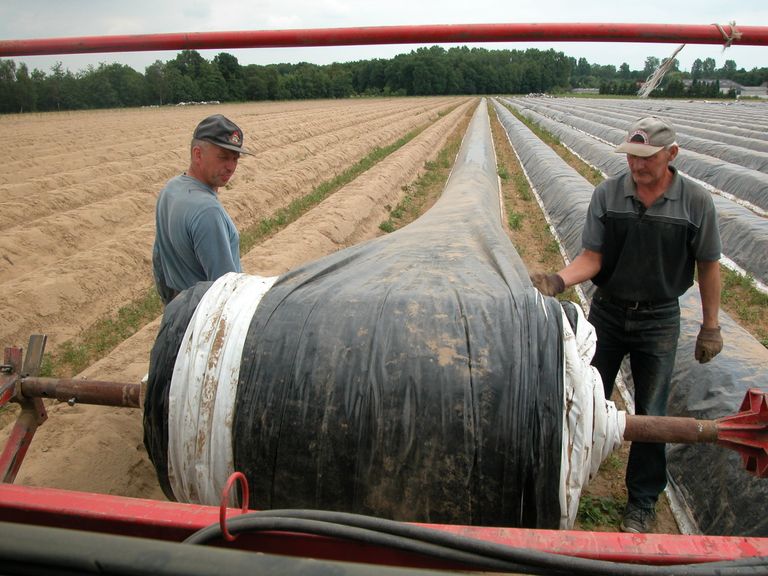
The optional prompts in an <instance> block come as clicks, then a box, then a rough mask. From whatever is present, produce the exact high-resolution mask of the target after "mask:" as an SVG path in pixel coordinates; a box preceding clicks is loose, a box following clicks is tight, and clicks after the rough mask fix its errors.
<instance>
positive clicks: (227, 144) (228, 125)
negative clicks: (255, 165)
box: [192, 114, 253, 156]
mask: <svg viewBox="0 0 768 576" xmlns="http://www.w3.org/2000/svg"><path fill="white" fill-rule="evenodd" d="M192 137H193V138H195V139H196V140H205V141H206V142H210V143H211V144H215V145H216V146H219V147H221V148H226V149H227V150H232V151H234V152H239V153H240V154H250V155H251V156H253V153H252V152H249V151H248V150H247V149H246V148H245V147H244V146H243V131H242V130H240V128H238V126H237V124H235V123H234V122H232V121H231V120H230V119H229V118H226V117H224V116H222V115H221V114H214V115H213V116H208V118H205V119H204V120H203V121H201V122H200V124H198V125H197V128H195V133H194V134H193V136H192Z"/></svg>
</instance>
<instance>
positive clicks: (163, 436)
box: [144, 282, 212, 500]
mask: <svg viewBox="0 0 768 576" xmlns="http://www.w3.org/2000/svg"><path fill="white" fill-rule="evenodd" d="M211 284H212V282H198V283H197V284H196V285H195V286H193V287H192V288H190V289H189V290H184V291H183V292H182V293H181V294H179V295H178V296H177V297H176V298H174V299H173V300H172V301H171V302H170V303H169V304H168V306H166V308H165V311H164V313H163V321H162V323H161V324H160V331H159V332H158V335H157V338H156V339H155V344H154V346H153V347H152V353H151V355H150V359H149V380H148V381H147V391H146V393H145V395H144V446H145V448H146V449H147V454H148V456H149V459H150V461H151V462H152V464H153V465H154V467H155V470H156V472H157V478H158V480H159V482H160V487H161V488H162V489H163V493H164V494H165V495H166V496H167V497H168V498H169V499H171V500H176V497H175V496H174V494H173V489H172V488H171V485H170V483H169V481H168V392H169V390H170V387H171V378H172V376H173V368H174V365H175V363H176V355H177V354H178V353H179V348H180V347H181V342H182V340H183V339H184V333H185V332H186V330H187V325H188V324H189V321H190V319H191V318H192V315H193V314H194V313H195V308H196V307H197V305H198V303H199V302H200V300H201V299H202V297H203V295H204V294H205V292H206V291H207V290H208V288H210V286H211Z"/></svg>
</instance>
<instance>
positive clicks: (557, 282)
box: [531, 272, 565, 296]
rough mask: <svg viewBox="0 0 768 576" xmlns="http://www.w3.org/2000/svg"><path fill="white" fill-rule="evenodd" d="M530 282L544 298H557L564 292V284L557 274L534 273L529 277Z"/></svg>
mask: <svg viewBox="0 0 768 576" xmlns="http://www.w3.org/2000/svg"><path fill="white" fill-rule="evenodd" d="M531 282H533V285H534V286H535V287H536V288H538V290H539V292H541V293H542V294H544V296H557V295H558V294H560V293H561V292H563V291H564V290H565V282H564V281H563V278H562V277H561V276H560V275H559V274H544V273H543V272H536V273H535V274H533V275H532V276H531Z"/></svg>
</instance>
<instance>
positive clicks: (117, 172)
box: [0, 98, 477, 499]
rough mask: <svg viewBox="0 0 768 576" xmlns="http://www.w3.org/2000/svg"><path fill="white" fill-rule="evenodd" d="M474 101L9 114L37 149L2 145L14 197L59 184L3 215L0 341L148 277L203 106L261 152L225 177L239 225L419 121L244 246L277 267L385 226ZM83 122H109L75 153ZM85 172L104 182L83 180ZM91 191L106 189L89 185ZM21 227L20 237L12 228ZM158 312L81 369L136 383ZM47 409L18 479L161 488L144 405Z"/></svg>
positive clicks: (71, 331) (129, 490)
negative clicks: (373, 161) (286, 221)
mask: <svg viewBox="0 0 768 576" xmlns="http://www.w3.org/2000/svg"><path fill="white" fill-rule="evenodd" d="M476 104H477V100H475V99H466V98H463V99H449V98H425V99H398V100H361V101H343V102H333V101H322V102H299V103H291V104H279V105H278V104H274V103H268V104H249V105H239V106H216V107H213V108H210V109H209V108H174V109H157V110H156V109H151V110H133V111H111V112H95V113H82V114H80V113H78V114H61V115H58V114H52V115H40V116H30V117H11V118H3V119H1V120H0V134H2V133H3V132H4V131H7V130H12V131H16V130H19V131H22V132H24V133H25V134H26V136H25V138H24V139H22V141H23V143H24V145H25V146H30V151H31V149H32V148H35V149H36V150H37V153H36V154H35V155H27V156H26V157H25V155H24V154H23V153H16V154H15V155H14V157H13V158H12V159H11V163H15V164H16V165H17V170H19V169H20V168H19V167H20V166H26V169H27V170H28V171H27V174H26V176H25V175H24V174H23V173H22V174H20V173H18V172H12V171H11V170H10V169H9V168H8V167H7V166H6V167H3V169H2V170H3V173H4V174H5V179H4V181H5V182H6V183H7V186H8V188H7V190H8V191H9V197H10V196H12V195H13V194H15V192H16V191H18V190H20V189H23V188H24V186H27V187H29V186H30V182H34V181H37V182H41V183H43V184H41V186H43V187H44V186H49V185H51V184H50V183H51V182H59V183H60V187H59V188H55V187H54V188H52V189H49V190H48V191H47V192H45V193H43V192H40V191H38V192H39V193H35V194H32V193H31V192H30V197H31V198H35V202H36V203H35V204H33V206H34V207H35V208H34V209H32V207H31V206H28V208H29V209H28V211H27V213H26V218H25V220H24V223H23V224H22V223H21V221H20V220H18V221H17V222H15V223H14V222H12V221H11V222H9V223H8V224H7V225H6V224H5V223H4V224H3V225H2V227H0V254H2V255H3V256H4V258H2V259H0V260H2V261H3V262H4V264H3V265H5V266H7V267H6V268H5V274H4V278H5V280H6V281H5V282H4V283H3V284H4V286H3V293H4V294H5V295H6V297H7V298H6V300H7V301H6V302H5V303H4V305H3V306H4V307H3V308H2V309H0V315H2V317H3V323H2V329H1V332H0V340H2V341H3V342H4V344H3V345H4V346H7V345H9V344H10V343H12V344H15V345H20V344H21V345H23V344H24V343H26V338H27V337H28V334H29V333H32V332H34V331H42V332H46V333H48V334H49V335H50V336H51V339H50V340H49V342H51V341H52V343H53V344H55V343H57V342H61V341H63V340H64V339H66V338H69V337H71V336H73V335H76V334H77V333H78V332H79V331H80V330H82V329H84V328H85V327H87V326H89V325H90V324H91V323H92V322H93V321H94V320H95V319H97V318H98V317H99V316H100V315H103V314H106V313H109V312H111V311H114V310H115V309H116V308H117V307H119V306H120V305H121V304H122V303H124V302H127V301H129V300H130V299H131V298H132V297H133V296H135V295H137V294H139V293H141V292H142V291H144V290H146V288H147V287H149V286H151V272H150V251H151V246H152V241H153V239H154V219H153V218H154V212H153V211H154V201H155V198H156V196H157V193H158V192H159V189H160V187H161V186H162V184H163V183H164V181H165V180H166V179H167V178H170V177H172V176H173V175H175V174H177V173H179V172H180V171H182V170H183V169H184V168H185V167H186V158H187V148H188V144H189V135H190V133H191V131H192V129H193V128H194V125H195V124H196V123H197V121H199V119H201V118H202V117H204V116H205V115H207V114H209V113H214V112H221V113H223V114H225V115H227V116H229V117H230V118H232V119H233V120H235V121H236V122H238V124H240V126H241V127H242V128H243V130H244V132H245V135H246V145H248V146H250V147H251V148H252V149H253V150H254V152H256V154H257V155H256V156H255V157H254V158H248V159H246V160H243V161H242V162H241V164H240V166H239V168H238V171H237V173H236V177H235V179H233V181H232V183H231V184H230V185H229V186H228V189H227V190H223V191H222V200H223V202H224V204H225V205H226V206H227V208H228V210H229V211H230V213H231V214H232V216H233V218H234V219H235V221H236V223H237V225H238V226H239V227H240V228H241V229H242V228H243V227H245V226H248V225H250V224H252V223H254V222H257V221H258V220H259V219H260V218H264V217H267V216H269V215H271V214H273V213H274V212H275V210H277V209H279V208H280V207H283V206H286V205H287V204H288V203H290V202H291V201H292V200H293V199H295V198H297V197H300V196H302V195H304V194H306V193H308V192H310V191H311V190H312V188H314V187H315V186H317V185H318V184H320V183H321V182H323V181H325V180H328V179H330V178H332V177H333V176H334V175H336V174H338V173H340V172H342V171H343V170H344V169H345V168H347V167H348V166H350V165H351V164H354V163H355V162H356V161H358V160H359V159H361V158H363V157H365V155H367V154H368V153H369V152H370V151H371V150H372V149H374V148H375V147H377V146H386V145H387V144H389V143H391V142H394V141H396V140H397V139H399V138H401V137H402V136H404V135H405V134H406V133H408V132H409V131H411V130H414V129H416V128H420V127H427V128H426V130H424V132H422V133H421V134H420V135H419V136H417V137H416V138H415V139H413V140H412V141H411V142H409V143H408V144H407V145H405V146H404V147H402V148H400V149H399V150H398V151H396V152H395V153H393V154H391V155H390V156H388V157H387V158H386V159H385V160H383V161H382V162H380V163H379V164H377V165H376V166H374V167H373V168H372V169H370V170H369V171H368V172H366V173H365V174H363V175H362V176H360V177H359V178H358V179H357V180H355V181H354V182H352V183H350V184H349V185H347V186H345V187H344V188H343V189H341V190H339V191H338V192H336V193H335V194H333V195H332V196H330V197H329V198H327V199H326V200H325V201H323V202H322V203H321V204H320V205H318V206H317V207H316V208H314V209H312V210H311V211H309V212H308V213H307V214H305V215H304V216H303V217H301V218H300V219H299V220H298V221H296V222H294V223H293V224H291V225H289V226H287V227H286V228H285V229H283V230H282V231H280V232H279V233H277V234H276V235H274V236H272V237H271V238H269V239H267V240H266V241H264V242H263V243H262V244H260V245H257V246H256V247H254V248H253V249H252V250H251V251H250V252H249V253H248V254H246V255H244V256H243V259H242V260H243V267H244V270H245V271H246V272H248V273H253V274H260V275H279V274H281V273H283V272H286V271H288V270H290V269H291V268H293V267H295V266H297V265H299V264H301V263H303V262H306V261H308V260H311V259H315V258H319V257H322V256H323V255H326V254H329V253H332V252H334V251H336V250H339V249H342V248H344V247H346V246H351V245H354V244H357V243H359V242H362V241H365V240H367V239H369V238H372V237H374V236H375V235H377V234H379V233H380V232H379V230H378V225H379V223H381V222H382V221H383V220H385V219H386V218H387V213H388V207H393V206H395V205H397V203H398V202H399V201H400V200H401V199H402V196H403V195H404V191H403V188H404V187H405V186H406V185H407V184H408V183H410V182H412V181H414V180H415V179H416V178H417V177H418V176H419V174H420V173H421V171H422V170H423V166H424V163H425V162H426V161H428V160H431V159H433V158H434V157H435V156H436V154H437V153H438V152H439V150H440V149H441V148H442V146H443V145H444V143H445V141H446V139H447V138H448V136H449V135H450V134H451V133H452V132H453V131H454V130H455V129H456V127H457V126H458V125H459V123H460V122H461V121H462V119H464V118H465V117H466V115H467V114H470V113H471V112H472V111H473V110H474V106H475V105H476ZM25 120H26V124H25V123H24V122H25ZM46 125H48V127H47V128H46ZM85 126H88V127H89V128H87V129H86V128H85ZM46 132H47V133H48V134H49V137H48V140H50V138H51V136H50V135H52V134H56V135H57V138H59V145H58V146H57V145H54V144H50V143H49V144H46V145H45V146H42V145H41V146H40V147H36V142H39V141H40V139H41V136H42V134H43V133H46ZM87 133H96V134H100V135H104V134H109V135H110V137H109V138H108V143H107V144H105V148H103V149H101V148H100V147H99V144H98V142H91V141H88V142H85V143H83V151H82V153H81V154H79V155H78V154H74V153H73V152H72V149H73V148H76V147H77V146H78V145H79V141H80V139H82V138H84V137H85V136H84V135H85V134H87ZM139 134H142V135H143V136H144V137H143V138H140V137H139V136H138V135H139ZM149 135H151V136H149ZM150 142H151V144H150ZM40 154H45V155H46V156H45V157H47V161H43V160H42V159H41V158H40V157H39V155H40ZM134 158H135V159H137V161H136V162H133V159H134ZM152 158H155V162H154V163H153V162H152V161H151V160H152ZM56 165H58V169H56V168H54V166H56ZM102 166H103V167H104V171H102V170H101V167H102ZM121 167H122V169H123V171H121ZM21 171H22V172H24V170H23V169H22V170H21ZM110 171H111V172H110ZM14 174H15V176H14ZM94 179H95V180H97V181H98V183H100V185H94V186H91V184H93V180H94ZM78 182H79V184H78ZM120 183H124V184H125V185H124V186H121V185H120ZM107 184H110V185H113V186H108V185H107ZM32 188H34V187H32ZM92 192H93V193H94V194H100V195H101V196H98V198H99V199H97V200H91V198H94V196H91V195H90V194H91V193H92ZM3 193H4V192H0V194H3ZM80 193H82V196H79V194H80ZM60 196H63V197H67V198H59V197H60ZM3 198H5V197H4V196H3ZM58 202H61V204H58ZM8 203H9V205H13V201H11V200H9V201H8ZM58 206H62V207H61V208H59V207H58ZM38 208H39V209H38ZM3 212H5V208H3ZM22 213H23V212H22ZM28 231H29V232H28ZM31 231H34V233H32V232H31ZM19 236H23V237H24V240H25V241H24V242H19ZM14 237H16V241H15V242H14V241H13V239H14ZM11 250H15V251H13V252H12V251H11ZM14 259H15V261H14ZM9 260H10V261H11V262H8V261H9ZM6 318H8V321H6ZM159 324H160V319H157V320H155V321H154V322H152V323H151V324H149V325H148V326H146V327H145V328H144V329H142V330H141V331H140V332H139V333H137V334H136V335H135V336H133V337H132V338H130V339H129V340H127V341H125V342H124V343H123V344H121V345H120V346H119V347H118V348H117V349H115V350H114V351H113V352H112V353H111V354H109V355H108V356H107V357H106V358H104V359H102V360H101V361H99V362H97V363H96V364H95V365H93V366H91V367H90V368H89V369H88V370H86V371H85V372H84V373H83V374H81V376H82V377H85V378H90V379H100V380H116V381H128V382H137V381H138V380H139V379H140V378H141V377H142V376H143V375H144V374H145V373H146V372H147V370H148V361H149V352H150V349H151V347H152V344H153V343H154V338H155V335H156V333H157V330H158V327H159ZM22 338H23V340H22ZM49 346H50V344H49ZM49 413H50V418H49V419H48V421H47V422H46V423H45V424H44V425H43V426H42V427H41V428H40V429H39V430H38V432H37V434H36V436H35V439H34V441H33V443H32V446H31V447H30V451H29V453H28V455H27V458H26V460H25V462H24V465H23V466H22V468H21V471H20V473H19V475H18V477H17V483H20V484H26V485H35V486H49V487H56V488H65V489H74V490H84V491H91V492H99V493H106V494H118V495H124V496H133V497H144V498H152V499H164V496H163V494H162V492H161V490H160V488H159V485H158V484H157V480H156V478H155V474H154V469H153V468H152V466H151V464H150V463H149V460H148V459H147V456H146V451H145V450H144V447H143V443H142V435H143V432H142V429H141V412H140V411H139V410H131V409H118V408H104V407H96V406H83V405H78V406H75V407H70V406H67V405H66V404H55V405H54V404H52V405H51V406H49ZM9 431H10V426H6V428H5V429H3V430H2V432H1V433H0V442H2V441H4V439H5V438H6V437H7V434H8V433H9Z"/></svg>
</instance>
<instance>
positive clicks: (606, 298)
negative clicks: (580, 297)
mask: <svg viewBox="0 0 768 576" xmlns="http://www.w3.org/2000/svg"><path fill="white" fill-rule="evenodd" d="M594 298H595V300H597V301H598V302H608V303H609V304H613V305H614V306H619V307H620V308H624V309H626V310H647V309H649V308H659V307H662V306H668V305H670V304H672V303H673V302H677V298H663V299H661V300H624V299H623V298H616V297H615V296H611V295H610V294H606V293H605V292H603V291H602V290H598V291H597V292H595V297H594Z"/></svg>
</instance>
